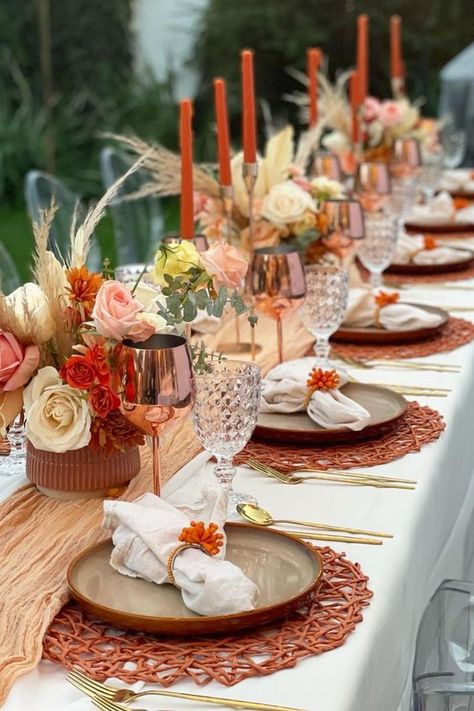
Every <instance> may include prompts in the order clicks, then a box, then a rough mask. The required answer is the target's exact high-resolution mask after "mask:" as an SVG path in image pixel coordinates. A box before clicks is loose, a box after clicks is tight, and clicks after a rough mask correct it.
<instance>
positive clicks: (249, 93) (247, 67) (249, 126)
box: [241, 49, 257, 163]
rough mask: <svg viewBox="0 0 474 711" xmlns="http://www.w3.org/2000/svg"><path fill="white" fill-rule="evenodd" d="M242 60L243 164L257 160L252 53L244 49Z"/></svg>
mask: <svg viewBox="0 0 474 711" xmlns="http://www.w3.org/2000/svg"><path fill="white" fill-rule="evenodd" d="M241 58H242V111H243V114H242V116H243V119H242V132H243V144H244V163H255V162H256V160H257V136H256V124H255V88H254V79H253V52H252V50H250V49H244V50H243V51H242V53H241Z"/></svg>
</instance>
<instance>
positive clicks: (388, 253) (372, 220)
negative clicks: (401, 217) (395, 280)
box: [357, 214, 398, 291]
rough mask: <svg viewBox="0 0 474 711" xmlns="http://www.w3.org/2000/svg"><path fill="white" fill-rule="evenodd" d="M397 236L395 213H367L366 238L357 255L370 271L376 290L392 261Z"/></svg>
mask: <svg viewBox="0 0 474 711" xmlns="http://www.w3.org/2000/svg"><path fill="white" fill-rule="evenodd" d="M397 237H398V235H397V225H396V218H395V217H394V216H393V215H384V214H373V215H370V214H369V215H366V218H365V239H364V240H363V241H362V242H361V243H360V245H359V249H358V251H357V256H358V257H359V259H360V261H361V262H362V264H363V265H364V267H365V268H366V269H368V270H369V272H370V284H371V286H372V289H373V290H374V291H377V290H379V289H380V288H381V286H382V272H383V271H384V270H385V269H387V267H388V266H389V265H390V262H391V261H392V258H393V255H394V253H395V247H396V245H397Z"/></svg>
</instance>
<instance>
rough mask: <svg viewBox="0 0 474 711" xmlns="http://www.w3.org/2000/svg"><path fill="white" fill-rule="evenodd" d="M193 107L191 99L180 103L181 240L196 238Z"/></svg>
mask: <svg viewBox="0 0 474 711" xmlns="http://www.w3.org/2000/svg"><path fill="white" fill-rule="evenodd" d="M192 115H193V105H192V103H191V100H190V99H183V100H182V101H181V102H180V116H179V144H180V149H181V231H180V233H181V238H182V239H193V237H194V204H193V202H194V201H193V132H192Z"/></svg>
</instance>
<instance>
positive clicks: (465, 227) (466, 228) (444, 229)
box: [405, 222, 474, 234]
mask: <svg viewBox="0 0 474 711" xmlns="http://www.w3.org/2000/svg"><path fill="white" fill-rule="evenodd" d="M405 229H407V230H409V231H410V232H427V233H428V234H446V233H451V232H453V233H454V232H474V224H473V223H472V222H444V223H440V224H437V225H423V224H422V223H421V222H420V223H419V224H418V223H417V222H416V223H414V222H405Z"/></svg>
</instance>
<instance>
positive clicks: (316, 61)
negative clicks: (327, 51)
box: [306, 47, 322, 127]
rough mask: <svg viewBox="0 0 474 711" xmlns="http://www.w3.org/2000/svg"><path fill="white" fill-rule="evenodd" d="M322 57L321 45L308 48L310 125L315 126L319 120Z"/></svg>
mask: <svg viewBox="0 0 474 711" xmlns="http://www.w3.org/2000/svg"><path fill="white" fill-rule="evenodd" d="M321 57H322V52H321V50H320V48H319V47H309V48H308V49H307V50H306V58H307V71H308V81H309V84H308V98H309V125H310V127H312V126H315V125H316V123H317V121H318V71H319V67H320V65H321Z"/></svg>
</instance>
